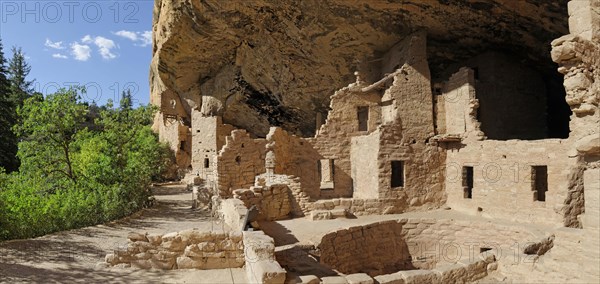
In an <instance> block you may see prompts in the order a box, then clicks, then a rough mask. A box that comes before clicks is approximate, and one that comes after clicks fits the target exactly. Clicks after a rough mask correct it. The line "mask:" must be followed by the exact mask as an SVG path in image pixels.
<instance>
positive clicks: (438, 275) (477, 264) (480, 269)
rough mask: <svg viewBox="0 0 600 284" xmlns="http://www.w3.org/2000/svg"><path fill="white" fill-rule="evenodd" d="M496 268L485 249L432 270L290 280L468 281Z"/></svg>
mask: <svg viewBox="0 0 600 284" xmlns="http://www.w3.org/2000/svg"><path fill="white" fill-rule="evenodd" d="M497 268H498V264H497V262H496V257H495V252H494V251H486V252H484V253H481V254H479V255H476V256H475V257H474V258H468V259H464V260H461V261H459V262H457V263H456V264H451V265H444V266H441V267H439V268H436V269H432V270H404V271H398V272H394V273H390V274H384V275H379V276H375V277H371V276H369V275H368V274H366V273H354V274H348V275H345V276H328V277H323V278H320V279H319V278H318V277H317V276H314V275H303V276H298V277H296V278H295V279H293V280H292V281H291V282H290V283H296V284H319V283H324V284H327V283H332V284H333V283H348V284H374V283H378V284H413V283H414V284H421V283H432V284H437V283H440V284H442V283H469V282H473V281H476V280H479V279H482V278H484V277H485V276H487V275H488V272H490V271H494V270H496V269H497Z"/></svg>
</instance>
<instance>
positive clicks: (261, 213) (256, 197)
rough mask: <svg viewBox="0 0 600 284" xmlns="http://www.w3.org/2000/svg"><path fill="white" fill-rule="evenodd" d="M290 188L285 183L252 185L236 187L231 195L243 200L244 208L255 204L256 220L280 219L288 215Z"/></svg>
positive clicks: (289, 210) (289, 209)
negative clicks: (246, 187)
mask: <svg viewBox="0 0 600 284" xmlns="http://www.w3.org/2000/svg"><path fill="white" fill-rule="evenodd" d="M290 196H291V193H290V189H289V188H288V186H287V185H285V184H277V185H270V186H264V187H263V186H252V187H250V188H249V189H236V190H234V191H233V197H234V198H237V199H239V200H241V201H242V202H244V205H245V206H246V208H251V207H252V206H256V208H257V209H258V216H257V219H256V220H257V221H261V220H266V221H273V220H281V219H287V218H289V217H290V212H291V202H290Z"/></svg>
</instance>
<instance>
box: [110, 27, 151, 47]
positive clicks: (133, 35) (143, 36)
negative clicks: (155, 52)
mask: <svg viewBox="0 0 600 284" xmlns="http://www.w3.org/2000/svg"><path fill="white" fill-rule="evenodd" d="M114 34H115V35H117V36H120V37H122V38H126V39H129V40H131V41H133V42H139V44H136V45H137V46H142V47H144V46H148V45H150V44H152V31H143V32H133V31H126V30H121V31H118V32H115V33H114Z"/></svg>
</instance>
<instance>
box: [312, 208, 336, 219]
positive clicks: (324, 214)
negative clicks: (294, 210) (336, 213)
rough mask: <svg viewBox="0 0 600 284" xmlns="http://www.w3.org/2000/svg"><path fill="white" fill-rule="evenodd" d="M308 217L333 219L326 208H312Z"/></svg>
mask: <svg viewBox="0 0 600 284" xmlns="http://www.w3.org/2000/svg"><path fill="white" fill-rule="evenodd" d="M310 219H311V220H313V221H315V220H329V219H333V215H332V214H331V211H328V210H313V211H311V212H310Z"/></svg>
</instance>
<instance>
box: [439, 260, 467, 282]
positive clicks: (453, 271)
mask: <svg viewBox="0 0 600 284" xmlns="http://www.w3.org/2000/svg"><path fill="white" fill-rule="evenodd" d="M432 271H433V272H435V273H437V274H438V277H439V279H440V283H465V279H466V278H467V270H466V267H465V266H464V265H463V264H451V265H444V266H440V267H436V268H435V269H433V270H432Z"/></svg>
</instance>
